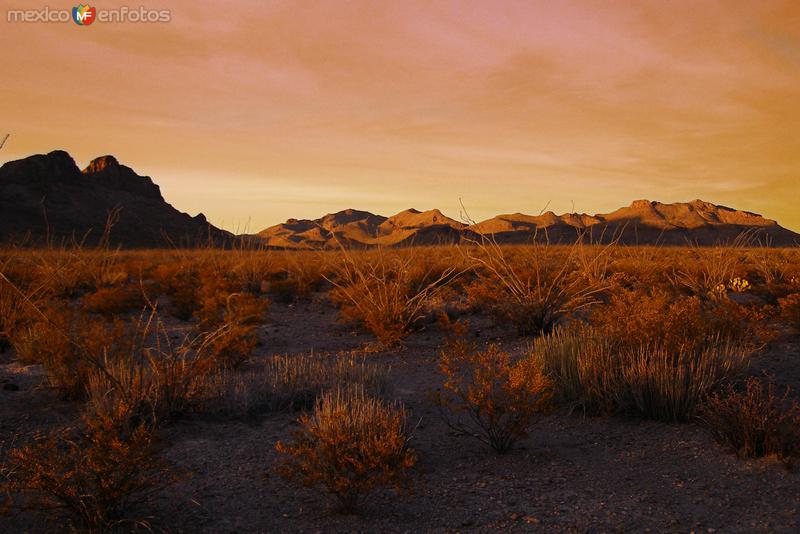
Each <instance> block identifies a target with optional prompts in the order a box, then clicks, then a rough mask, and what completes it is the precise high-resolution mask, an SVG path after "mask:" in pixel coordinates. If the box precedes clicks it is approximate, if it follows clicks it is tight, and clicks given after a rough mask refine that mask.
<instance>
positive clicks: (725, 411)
mask: <svg viewBox="0 0 800 534" xmlns="http://www.w3.org/2000/svg"><path fill="white" fill-rule="evenodd" d="M700 418H701V420H702V421H703V422H704V423H705V424H706V426H707V427H708V428H709V429H710V430H711V432H712V434H713V435H714V437H715V439H716V440H717V441H718V442H720V443H721V444H723V445H725V446H729V447H731V448H732V449H733V450H734V451H735V452H736V455H737V456H739V457H742V458H759V457H762V456H771V455H775V456H776V457H777V458H778V460H780V461H781V462H783V463H784V464H785V465H786V466H787V467H792V466H793V465H794V462H795V461H796V460H797V459H798V458H800V405H799V404H798V403H797V401H796V400H794V399H790V398H789V389H788V388H787V389H786V392H785V393H784V394H783V395H779V394H776V393H775V385H774V383H773V382H772V381H769V382H768V383H767V384H764V383H762V382H761V381H760V380H758V379H757V378H753V377H751V378H749V379H748V380H747V382H746V383H745V385H744V391H737V389H736V388H735V387H734V386H733V385H729V386H727V387H726V388H725V389H723V390H722V391H720V392H719V393H716V394H714V395H711V396H710V397H709V398H708V400H707V402H706V404H705V406H704V408H703V410H702V413H701V416H700Z"/></svg>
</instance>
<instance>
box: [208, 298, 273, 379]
mask: <svg viewBox="0 0 800 534" xmlns="http://www.w3.org/2000/svg"><path fill="white" fill-rule="evenodd" d="M268 305H269V303H268V302H267V301H265V300H264V299H261V298H259V297H257V296H255V295H251V294H247V293H231V294H230V295H228V296H227V298H226V301H225V309H224V311H223V312H222V314H221V316H219V317H218V318H215V320H218V321H219V322H218V323H217V322H212V321H205V322H202V323H201V324H200V326H199V327H200V328H202V329H209V328H211V329H216V332H215V334H214V336H213V337H211V338H210V343H209V348H210V350H211V352H212V354H213V355H214V356H215V358H216V359H217V360H218V361H219V362H220V364H222V365H224V366H226V367H238V366H240V365H241V364H243V363H244V362H245V361H247V360H248V359H249V358H250V354H251V353H252V352H253V349H255V347H256V345H257V344H258V326H259V325H260V324H261V323H262V322H263V320H264V313H265V312H266V310H267V306H268Z"/></svg>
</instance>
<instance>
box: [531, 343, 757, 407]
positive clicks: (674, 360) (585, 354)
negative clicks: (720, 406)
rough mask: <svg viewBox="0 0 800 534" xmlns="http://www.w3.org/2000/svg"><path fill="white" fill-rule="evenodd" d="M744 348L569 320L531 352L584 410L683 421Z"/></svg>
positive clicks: (732, 369) (733, 370) (734, 369)
mask: <svg viewBox="0 0 800 534" xmlns="http://www.w3.org/2000/svg"><path fill="white" fill-rule="evenodd" d="M748 353H749V352H748V350H747V349H746V348H744V347H742V346H741V345H740V344H738V343H735V342H731V341H730V340H726V339H723V338H711V339H708V340H706V341H705V343H703V344H702V345H697V346H691V345H686V344H682V343H681V344H678V345H670V344H668V343H665V342H664V341H660V340H655V341H649V342H647V341H645V342H643V343H642V344H639V345H635V344H619V343H615V342H614V341H613V339H611V338H609V337H607V336H606V335H605V333H604V332H603V331H602V330H598V329H592V328H583V327H575V328H571V329H568V330H560V331H558V330H557V331H555V332H554V333H552V334H550V335H549V336H546V337H543V338H542V339H539V340H537V341H536V342H535V343H534V347H533V353H532V354H533V356H532V357H533V359H534V360H536V361H537V362H539V363H540V364H541V366H542V368H543V371H544V373H545V375H546V376H547V377H548V378H549V379H551V380H552V381H553V382H554V384H555V390H556V392H557V395H558V398H559V399H561V400H562V402H566V403H568V404H574V405H580V406H583V407H584V409H585V410H586V411H588V412H590V413H626V414H631V415H637V416H640V417H644V418H648V419H656V420H660V421H686V420H688V419H690V418H691V417H692V416H694V415H695V414H696V412H697V409H698V407H699V406H700V405H701V403H702V402H703V401H704V400H705V399H706V398H707V397H708V395H709V394H711V393H713V392H714V391H716V390H717V389H718V388H719V387H721V386H722V385H723V384H725V383H726V382H727V381H728V380H730V379H732V378H734V377H736V376H737V375H738V374H740V373H741V372H742V371H743V369H744V367H745V365H746V357H747V354H748Z"/></svg>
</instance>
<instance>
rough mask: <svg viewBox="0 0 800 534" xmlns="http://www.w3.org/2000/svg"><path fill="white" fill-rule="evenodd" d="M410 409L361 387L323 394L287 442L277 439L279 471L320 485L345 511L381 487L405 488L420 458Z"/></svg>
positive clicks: (282, 474) (316, 485) (286, 475)
mask: <svg viewBox="0 0 800 534" xmlns="http://www.w3.org/2000/svg"><path fill="white" fill-rule="evenodd" d="M407 420H408V413H407V412H406V410H405V408H403V406H402V405H401V404H399V403H394V404H386V403H384V402H383V401H380V400H377V399H374V398H370V397H369V396H367V395H366V394H365V393H364V392H363V390H360V389H349V390H341V389H340V390H337V391H332V392H327V393H324V394H323V395H322V396H321V397H320V398H319V400H318V401H317V404H316V406H315V408H314V410H313V412H312V413H310V414H306V415H303V416H301V417H300V419H299V420H298V422H299V424H300V428H299V429H298V430H296V431H295V432H294V433H293V436H292V441H291V442H289V443H284V442H280V441H279V442H278V443H277V444H276V446H275V447H276V449H277V450H278V452H279V453H280V454H281V459H280V460H279V462H278V464H277V471H278V473H279V474H280V475H281V476H282V477H284V478H286V479H287V480H290V481H297V482H299V483H301V484H302V485H304V486H308V487H320V486H321V487H322V488H324V489H325V490H326V491H327V492H328V493H330V494H331V495H333V496H334V497H335V498H336V499H337V501H338V504H339V508H340V510H342V511H343V512H348V513H352V512H356V511H357V510H358V509H359V505H360V504H361V502H362V500H363V499H364V498H365V497H366V496H368V495H369V494H370V493H372V492H373V491H374V490H375V489H376V488H379V487H386V486H389V487H394V488H396V489H397V490H404V489H407V488H408V487H409V477H408V470H409V469H410V468H411V467H413V466H414V465H415V464H416V461H417V458H416V454H415V453H414V451H413V450H412V449H411V448H410V447H409V440H410V432H409V429H408V423H407Z"/></svg>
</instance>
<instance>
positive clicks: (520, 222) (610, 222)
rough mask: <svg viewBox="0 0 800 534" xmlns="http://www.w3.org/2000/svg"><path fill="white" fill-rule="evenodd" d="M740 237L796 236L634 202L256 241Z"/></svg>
mask: <svg viewBox="0 0 800 534" xmlns="http://www.w3.org/2000/svg"><path fill="white" fill-rule="evenodd" d="M352 214H358V216H357V218H355V219H351V217H352V216H353V215H352ZM339 221H342V222H341V223H340V222H339ZM354 221H355V223H354ZM354 224H356V226H354ZM743 234H745V235H747V236H748V238H749V239H750V241H751V242H752V243H754V244H755V243H761V244H769V245H772V246H793V245H795V244H798V243H800V234H797V233H795V232H792V231H790V230H787V229H786V228H783V227H781V226H779V225H778V223H776V222H775V221H773V220H771V219H766V218H764V217H762V216H761V215H757V214H755V213H750V212H747V211H739V210H735V209H732V208H728V207H725V206H717V205H715V204H712V203H710V202H705V201H702V200H693V201H691V202H678V203H674V204H662V203H660V202H651V201H649V200H637V201H635V202H633V203H632V204H631V205H630V206H627V207H624V208H620V209H618V210H616V211H614V212H612V213H607V214H597V215H587V214H585V213H567V214H564V215H556V214H555V213H553V212H552V211H548V212H546V213H543V214H541V215H525V214H522V213H514V214H509V215H498V216H497V217H493V218H491V219H488V220H485V221H482V222H478V223H473V224H469V225H467V224H464V223H460V222H458V221H455V220H453V219H450V218H448V217H446V216H445V215H443V214H442V213H441V212H440V211H439V210H431V211H426V212H419V211H417V210H413V209H411V210H406V211H403V212H400V213H398V214H397V215H394V216H392V217H388V218H386V217H381V216H379V215H373V214H371V213H368V212H364V211H355V210H346V211H343V212H339V213H334V214H330V215H326V216H325V217H323V218H321V219H315V220H304V221H295V220H290V221H287V222H286V223H284V224H278V225H276V226H272V227H270V228H267V229H266V230H263V231H262V232H259V233H258V234H257V235H258V237H259V238H261V239H262V240H263V242H264V243H266V244H267V245H271V246H278V247H288V248H332V247H338V246H339V243H342V244H344V245H350V246H353V245H355V246H376V245H395V246H396V245H412V244H418V245H421V244H437V243H458V242H468V241H470V240H475V239H480V237H481V236H487V237H488V236H491V237H492V238H493V239H495V240H496V241H497V242H499V243H529V242H531V241H532V240H533V239H537V240H539V241H544V240H546V241H548V242H550V243H570V242H574V241H575V240H576V239H578V238H579V236H583V238H584V239H585V240H591V241H593V242H599V243H607V242H610V241H612V240H616V241H618V242H619V243H620V244H626V245H637V244H638V245H655V244H663V245H688V244H696V245H702V246H711V245H718V244H726V243H731V242H733V241H734V240H735V239H737V238H738V237H739V236H741V235H743Z"/></svg>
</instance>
